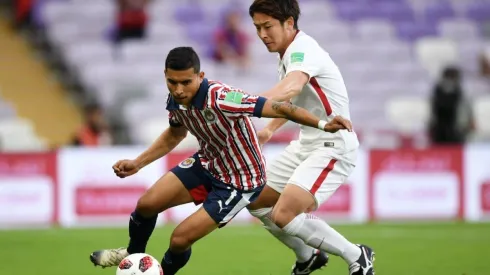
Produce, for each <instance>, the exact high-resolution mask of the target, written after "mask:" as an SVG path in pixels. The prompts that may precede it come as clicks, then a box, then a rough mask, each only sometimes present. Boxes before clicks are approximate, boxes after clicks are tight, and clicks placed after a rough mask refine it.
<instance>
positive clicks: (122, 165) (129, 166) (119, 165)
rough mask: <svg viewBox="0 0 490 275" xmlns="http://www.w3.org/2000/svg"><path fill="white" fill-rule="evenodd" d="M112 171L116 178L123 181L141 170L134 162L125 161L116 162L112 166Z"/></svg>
mask: <svg viewBox="0 0 490 275" xmlns="http://www.w3.org/2000/svg"><path fill="white" fill-rule="evenodd" d="M112 170H114V174H116V176H118V177H120V178H122V179H123V178H125V177H129V176H131V175H134V174H136V173H137V172H138V171H139V170H140V169H139V167H138V165H137V163H136V162H135V161H134V160H129V159H124V160H120V161H118V162H116V164H114V165H113V166H112Z"/></svg>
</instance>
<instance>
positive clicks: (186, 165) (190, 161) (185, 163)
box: [179, 158, 196, 168]
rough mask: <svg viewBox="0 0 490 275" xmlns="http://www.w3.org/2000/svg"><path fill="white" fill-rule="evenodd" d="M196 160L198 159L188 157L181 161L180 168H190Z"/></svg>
mask: <svg viewBox="0 0 490 275" xmlns="http://www.w3.org/2000/svg"><path fill="white" fill-rule="evenodd" d="M195 161H196V160H195V159H193V158H188V159H186V160H184V161H182V162H181V163H179V167H180V168H189V167H191V166H192V165H193V164H194V162H195Z"/></svg>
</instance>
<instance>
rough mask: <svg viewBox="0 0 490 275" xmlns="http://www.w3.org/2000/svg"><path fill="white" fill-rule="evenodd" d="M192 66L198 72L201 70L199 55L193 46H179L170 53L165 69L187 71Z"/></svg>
mask: <svg viewBox="0 0 490 275" xmlns="http://www.w3.org/2000/svg"><path fill="white" fill-rule="evenodd" d="M190 68H193V69H194V73H196V74H197V73H199V72H200V71H201V62H200V61H199V56H198V55H197V53H196V52H195V51H194V49H193V48H192V47H177V48H173V49H172V50H171V51H170V52H169V53H168V55H167V59H166V60H165V69H171V70H175V71H185V70H188V69H190Z"/></svg>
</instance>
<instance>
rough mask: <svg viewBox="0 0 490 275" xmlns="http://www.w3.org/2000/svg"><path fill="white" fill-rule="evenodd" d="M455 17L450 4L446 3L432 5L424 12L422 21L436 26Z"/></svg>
mask: <svg viewBox="0 0 490 275" xmlns="http://www.w3.org/2000/svg"><path fill="white" fill-rule="evenodd" d="M455 16H456V12H455V11H454V9H453V7H452V6H451V4H449V3H447V2H442V3H433V4H432V5H429V6H428V7H427V8H426V10H425V12H424V19H425V21H426V22H430V23H431V24H437V23H438V22H439V21H440V20H443V19H448V18H453V17H455Z"/></svg>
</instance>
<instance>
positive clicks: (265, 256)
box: [0, 223, 490, 275]
mask: <svg viewBox="0 0 490 275" xmlns="http://www.w3.org/2000/svg"><path fill="white" fill-rule="evenodd" d="M334 227H335V228H336V229H338V230H339V231H340V232H341V233H343V234H344V235H345V236H346V237H347V238H348V239H350V240H351V241H353V242H363V243H366V244H369V245H371V246H372V247H373V248H374V249H375V250H376V262H375V267H376V274H378V275H438V274H441V275H463V274H464V275H488V274H490V252H489V251H490V224H459V223H458V224H456V223H444V224H442V223H441V224H372V225H343V226H334ZM172 228H173V227H170V226H168V227H163V228H157V229H155V232H154V235H153V236H152V239H151V240H150V244H149V246H148V251H147V252H148V253H150V254H152V255H153V256H155V257H156V258H157V259H159V260H160V259H161V257H162V255H163V253H164V252H165V250H166V249H167V246H168V241H169V236H170V233H171V230H172ZM127 235H128V234H127V231H126V229H124V228H118V229H113V228H111V229H109V228H105V229H46V230H15V231H7V230H4V231H0V246H1V249H0V262H1V263H2V264H0V274H7V275H37V274H39V275H44V274H46V275H48V274H49V275H89V274H90V275H108V274H115V268H108V269H101V268H95V267H94V266H93V265H92V264H91V263H90V261H89V254H90V252H91V251H93V250H96V249H100V248H115V247H120V246H125V245H126V242H127ZM293 262H294V255H293V253H292V252H291V251H289V250H288V249H286V248H285V247H283V246H282V245H281V244H280V243H279V242H278V241H277V240H275V239H274V238H273V237H272V236H271V235H269V233H267V232H266V231H265V230H264V229H262V228H261V227H260V226H258V225H254V226H238V225H237V226H235V225H230V226H227V227H225V228H223V229H220V230H218V231H216V232H214V233H212V234H211V235H210V236H208V237H207V238H205V239H203V240H201V241H199V242H198V243H197V244H196V245H195V246H194V247H193V255H192V258H191V260H190V262H189V264H188V265H187V266H186V267H185V268H184V269H182V271H181V272H180V273H179V274H180V275H216V274H219V275H225V274H229V275H245V274H247V275H262V274H263V275H287V274H290V273H289V272H290V268H291V266H292V264H293ZM314 274H315V275H322V274H325V275H327V274H332V275H337V274H338V275H345V274H347V267H346V265H345V263H344V262H343V261H342V260H341V259H340V258H338V257H335V256H332V257H331V260H330V264H329V266H328V267H327V268H325V269H324V270H322V271H318V272H315V273H314Z"/></svg>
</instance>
